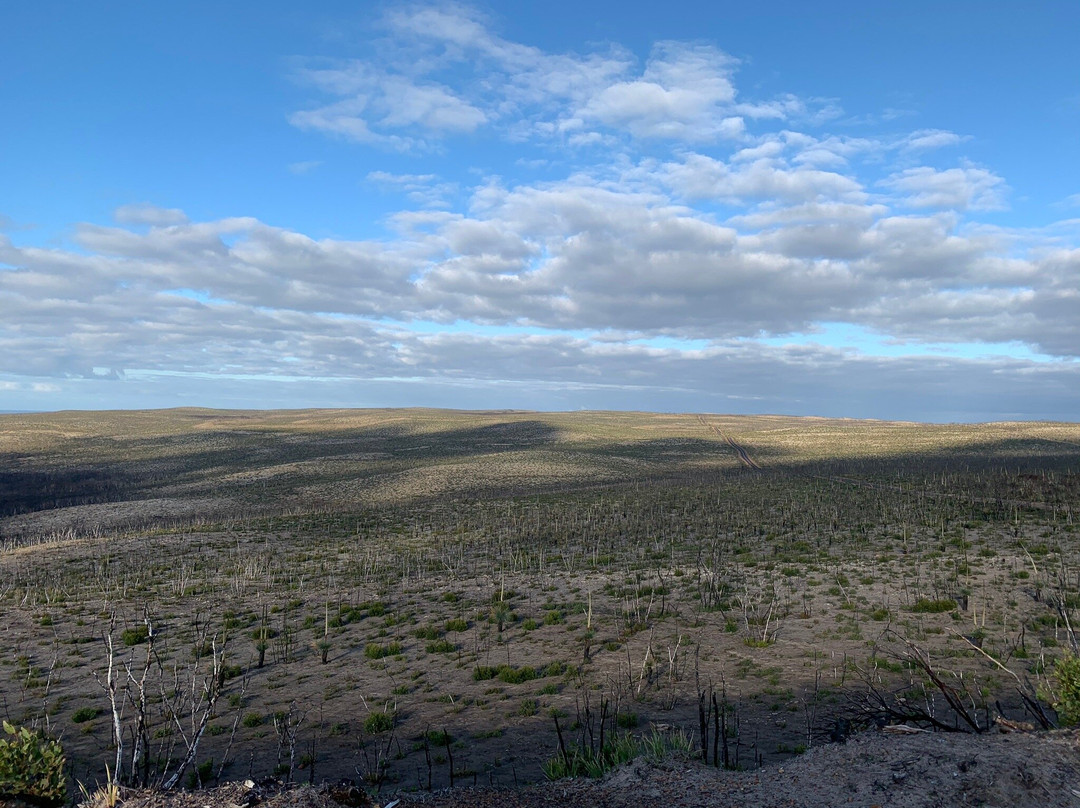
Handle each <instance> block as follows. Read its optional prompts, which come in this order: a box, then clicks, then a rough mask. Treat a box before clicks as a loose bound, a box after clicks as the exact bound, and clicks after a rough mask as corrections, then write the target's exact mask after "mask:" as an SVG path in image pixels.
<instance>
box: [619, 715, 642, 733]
mask: <svg viewBox="0 0 1080 808" xmlns="http://www.w3.org/2000/svg"><path fill="white" fill-rule="evenodd" d="M615 723H616V724H617V725H618V726H619V727H620V728H621V729H633V728H634V727H636V726H637V725H638V715H637V713H619V714H618V715H616V716H615Z"/></svg>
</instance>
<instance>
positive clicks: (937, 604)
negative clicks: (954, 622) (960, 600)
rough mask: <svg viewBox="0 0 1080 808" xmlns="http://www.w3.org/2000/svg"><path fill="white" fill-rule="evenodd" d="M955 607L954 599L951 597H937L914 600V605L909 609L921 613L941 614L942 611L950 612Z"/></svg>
mask: <svg viewBox="0 0 1080 808" xmlns="http://www.w3.org/2000/svg"><path fill="white" fill-rule="evenodd" d="M955 608H956V601H955V600H953V599H952V598H938V599H937V600H930V599H929V598H919V599H918V600H917V601H915V605H914V606H912V607H911V611H913V612H919V613H921V614H941V613H942V612H951V611H952V610H953V609H955Z"/></svg>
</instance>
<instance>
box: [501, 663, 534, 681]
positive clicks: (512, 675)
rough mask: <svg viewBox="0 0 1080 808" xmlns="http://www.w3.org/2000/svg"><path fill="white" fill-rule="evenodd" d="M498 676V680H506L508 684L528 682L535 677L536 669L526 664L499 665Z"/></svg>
mask: <svg viewBox="0 0 1080 808" xmlns="http://www.w3.org/2000/svg"><path fill="white" fill-rule="evenodd" d="M498 678H499V681H500V682H506V683H507V684H508V685H520V684H521V683H522V682H530V681H532V680H533V679H535V678H537V674H536V669H535V668H532V667H530V666H528V665H525V666H523V667H521V668H513V667H511V666H509V665H500V666H499V672H498Z"/></svg>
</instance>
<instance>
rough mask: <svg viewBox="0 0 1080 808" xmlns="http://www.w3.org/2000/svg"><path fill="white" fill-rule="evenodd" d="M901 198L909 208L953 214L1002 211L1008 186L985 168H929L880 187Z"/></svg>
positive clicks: (896, 177)
mask: <svg viewBox="0 0 1080 808" xmlns="http://www.w3.org/2000/svg"><path fill="white" fill-rule="evenodd" d="M881 184H882V185H883V186H884V187H886V188H889V189H891V190H893V191H898V192H899V193H901V194H903V195H904V196H903V197H902V201H903V203H904V204H906V205H909V206H910V207H913V208H949V209H953V210H1004V209H1005V208H1006V204H1005V194H1006V193H1007V192H1008V186H1007V185H1006V184H1005V180H1003V179H1002V178H1001V177H999V176H997V175H996V174H994V173H993V172H992V171H989V170H987V169H985V168H977V167H974V166H966V167H964V168H949V169H946V170H944V171H939V170H937V169H935V168H931V167H929V166H919V167H918V168H908V169H905V170H903V171H900V172H897V173H895V174H893V175H891V176H890V177H889V178H888V179H886V180H884V181H882V183H881Z"/></svg>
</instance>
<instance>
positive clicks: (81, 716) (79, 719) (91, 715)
mask: <svg viewBox="0 0 1080 808" xmlns="http://www.w3.org/2000/svg"><path fill="white" fill-rule="evenodd" d="M100 712H101V710H99V709H98V708H97V707H80V708H79V709H78V710H76V711H75V712H74V713H73V714H72V716H71V720H72V721H74V722H75V723H76V724H82V723H84V722H86V721H93V720H94V719H95V718H97V717H98V713H100Z"/></svg>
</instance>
